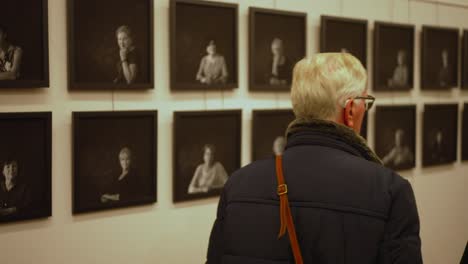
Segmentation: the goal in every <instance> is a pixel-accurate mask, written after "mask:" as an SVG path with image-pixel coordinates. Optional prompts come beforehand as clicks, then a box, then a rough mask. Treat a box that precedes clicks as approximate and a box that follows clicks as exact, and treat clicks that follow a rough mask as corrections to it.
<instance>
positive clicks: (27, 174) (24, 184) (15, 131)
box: [0, 112, 52, 223]
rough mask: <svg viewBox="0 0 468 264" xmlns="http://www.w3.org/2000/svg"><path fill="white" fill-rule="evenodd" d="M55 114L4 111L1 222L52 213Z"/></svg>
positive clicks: (0, 142) (0, 163)
mask: <svg viewBox="0 0 468 264" xmlns="http://www.w3.org/2000/svg"><path fill="white" fill-rule="evenodd" d="M51 129H52V113H51V112H35V113H0V146H1V147H0V223H4V222H13V221H20V220H29V219H36V218H45V217H49V216H51V215H52V191H51V189H52V181H51V174H52V173H51V157H52V156H51V149H52V136H51V135H52V134H51Z"/></svg>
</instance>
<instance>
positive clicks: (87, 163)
mask: <svg viewBox="0 0 468 264" xmlns="http://www.w3.org/2000/svg"><path fill="white" fill-rule="evenodd" d="M156 140H157V112H156V111H120V112H73V149H74V153H73V161H74V163H73V166H74V174H73V213H84V212H89V211H98V210H105V209H111V208H119V207H127V206H135V205H143V204H151V203H154V202H156V184H157V177H156V171H157V164H156V162H157V153H156V149H157V142H156Z"/></svg>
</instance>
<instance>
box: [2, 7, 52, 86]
mask: <svg viewBox="0 0 468 264" xmlns="http://www.w3.org/2000/svg"><path fill="white" fill-rule="evenodd" d="M0 10H1V13H2V14H1V15H0V88H46V87H48V86H49V44H48V43H49V34H48V4H47V0H15V1H2V3H1V8H0Z"/></svg>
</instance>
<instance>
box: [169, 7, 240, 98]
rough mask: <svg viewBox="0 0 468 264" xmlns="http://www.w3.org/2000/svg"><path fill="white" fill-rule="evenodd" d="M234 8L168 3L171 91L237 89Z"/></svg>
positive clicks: (236, 36) (235, 12)
mask: <svg viewBox="0 0 468 264" xmlns="http://www.w3.org/2000/svg"><path fill="white" fill-rule="evenodd" d="M237 17H238V5H237V4H230V3H219V2H209V1H199V0H171V2H170V43H171V45H170V56H171V62H170V63H171V66H170V69H171V90H174V91H194V90H195V91H196V90H198V91H200V90H202V91H210V90H217V91H219V90H229V89H234V88H237V87H238V81H237V80H238V69H237V65H238V58H237V56H238V51H237V48H238V44H237V43H238V25H237V22H238V19H237Z"/></svg>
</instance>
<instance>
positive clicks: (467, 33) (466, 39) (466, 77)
mask: <svg viewBox="0 0 468 264" xmlns="http://www.w3.org/2000/svg"><path fill="white" fill-rule="evenodd" d="M462 51H463V59H462V72H461V75H462V85H461V86H462V89H466V90H468V30H467V29H465V30H463V48H462Z"/></svg>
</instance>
